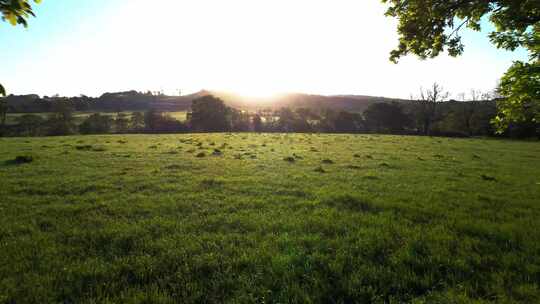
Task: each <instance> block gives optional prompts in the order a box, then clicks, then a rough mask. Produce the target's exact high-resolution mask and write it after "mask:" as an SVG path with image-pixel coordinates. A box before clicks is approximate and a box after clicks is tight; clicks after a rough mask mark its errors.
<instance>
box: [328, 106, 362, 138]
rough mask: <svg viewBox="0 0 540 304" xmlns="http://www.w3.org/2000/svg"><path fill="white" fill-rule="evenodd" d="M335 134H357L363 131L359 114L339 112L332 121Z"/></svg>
mask: <svg viewBox="0 0 540 304" xmlns="http://www.w3.org/2000/svg"><path fill="white" fill-rule="evenodd" d="M334 127H335V131H336V132H340V133H357V132H359V131H362V130H363V129H364V121H363V119H362V115H361V114H359V113H351V112H347V111H340V112H339V113H338V114H337V116H336V117H335V119H334Z"/></svg>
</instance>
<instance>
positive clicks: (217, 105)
mask: <svg viewBox="0 0 540 304" xmlns="http://www.w3.org/2000/svg"><path fill="white" fill-rule="evenodd" d="M231 114H232V113H231V109H230V108H229V107H227V106H226V105H225V103H224V102H223V100H221V99H219V98H217V97H214V96H211V95H207V96H203V97H200V98H197V99H194V100H193V101H192V104H191V116H190V124H191V127H192V128H193V130H195V131H205V132H223V131H230V130H231V127H232V125H231Z"/></svg>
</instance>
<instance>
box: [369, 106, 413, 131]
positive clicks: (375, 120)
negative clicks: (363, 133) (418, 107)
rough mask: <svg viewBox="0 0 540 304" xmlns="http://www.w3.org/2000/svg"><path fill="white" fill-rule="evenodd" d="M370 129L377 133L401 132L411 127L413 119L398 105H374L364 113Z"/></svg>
mask: <svg viewBox="0 0 540 304" xmlns="http://www.w3.org/2000/svg"><path fill="white" fill-rule="evenodd" d="M364 117H365V118H366V124H367V125H368V127H369V129H370V130H372V131H376V132H384V133H388V132H390V133H391V132H401V131H403V130H405V128H406V127H408V126H410V123H411V119H410V117H409V116H408V115H407V114H406V113H405V112H404V110H403V107H402V106H401V105H400V104H398V103H396V102H392V103H384V102H381V103H374V104H371V105H370V106H369V107H368V108H367V109H366V111H365V112H364Z"/></svg>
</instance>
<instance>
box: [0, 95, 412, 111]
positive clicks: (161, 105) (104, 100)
mask: <svg viewBox="0 0 540 304" xmlns="http://www.w3.org/2000/svg"><path fill="white" fill-rule="evenodd" d="M205 95H214V96H216V97H219V98H221V99H223V100H224V101H225V103H226V104H227V105H229V106H231V107H234V108H237V109H241V110H252V111H253V110H258V109H268V108H270V109H278V108H282V107H289V108H311V109H326V108H328V109H333V110H337V111H339V110H346V111H351V112H363V111H364V110H365V109H366V108H367V107H368V106H369V105H370V104H372V103H375V102H383V101H398V102H402V101H404V100H399V99H390V98H384V97H373V96H359V95H336V96H325V95H311V94H302V93H294V94H282V95H278V96H274V97H266V98H263V97H245V96H242V95H239V94H234V93H228V92H218V91H207V90H201V91H199V92H197V93H194V94H189V95H184V96H167V95H157V96H156V95H151V94H148V93H139V92H136V91H126V92H116V93H105V94H103V95H101V96H100V97H98V98H92V97H87V96H80V97H47V96H44V97H39V96H38V95H35V94H30V95H10V96H8V97H6V101H7V103H8V106H9V107H10V109H11V111H10V112H15V113H25V112H49V111H51V109H52V107H53V104H54V103H55V102H56V101H65V102H68V103H70V104H71V105H72V106H73V107H74V108H75V109H76V110H78V111H109V112H115V111H141V110H147V109H150V108H153V109H157V110H161V111H168V112H174V111H186V110H189V108H190V107H191V102H192V101H193V99H196V98H198V97H201V96H205Z"/></svg>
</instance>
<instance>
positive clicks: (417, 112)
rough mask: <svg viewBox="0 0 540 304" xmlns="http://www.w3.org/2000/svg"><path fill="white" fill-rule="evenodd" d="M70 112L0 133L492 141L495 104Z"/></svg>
mask: <svg viewBox="0 0 540 304" xmlns="http://www.w3.org/2000/svg"><path fill="white" fill-rule="evenodd" d="M74 111H75V109H74V108H73V107H72V106H71V105H70V104H69V103H63V102H57V103H55V104H54V105H53V107H52V111H51V113H50V114H48V116H46V117H44V116H41V115H38V114H24V115H21V116H19V117H17V119H16V123H15V124H11V125H9V126H6V125H5V124H4V127H3V128H2V133H3V135H5V136H54V135H70V134H109V133H184V132H301V133H302V132H310V133H313V132H317V133H386V134H422V135H432V136H452V137H468V136H494V135H495V129H494V128H493V126H492V123H491V121H492V119H493V118H494V117H495V115H496V113H497V102H496V100H482V99H474V100H470V101H456V100H452V101H446V102H441V101H439V100H438V99H437V97H436V98H433V97H430V95H429V94H426V95H424V96H423V97H421V98H419V99H418V100H415V101H411V102H408V103H397V102H387V103H384V102H381V103H374V104H371V105H370V106H369V107H368V108H367V110H366V111H365V112H364V113H354V112H348V111H336V110H332V109H324V110H314V109H310V108H296V109H292V108H281V109H279V110H270V109H269V110H263V111H257V112H248V111H241V110H237V109H234V108H232V107H229V106H227V105H226V104H225V103H224V102H223V101H222V100H221V99H219V98H216V97H214V96H211V95H208V96H203V97H200V98H197V99H194V100H193V101H192V105H191V112H188V114H187V119H186V120H185V121H179V120H177V119H175V118H173V117H172V116H170V115H168V114H167V113H166V112H162V111H158V110H155V109H150V110H147V111H135V112H133V113H131V114H126V113H124V112H119V113H118V114H116V115H114V116H111V115H106V114H100V113H95V114H91V115H90V116H88V117H87V118H85V119H84V121H82V123H80V124H76V123H75V119H74V115H73V113H74ZM539 131H540V128H539V125H538V124H536V125H530V124H515V125H512V126H510V128H509V129H508V130H507V132H506V133H505V134H503V136H508V137H519V138H523V137H533V136H540V132H539Z"/></svg>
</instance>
